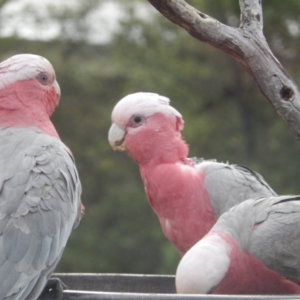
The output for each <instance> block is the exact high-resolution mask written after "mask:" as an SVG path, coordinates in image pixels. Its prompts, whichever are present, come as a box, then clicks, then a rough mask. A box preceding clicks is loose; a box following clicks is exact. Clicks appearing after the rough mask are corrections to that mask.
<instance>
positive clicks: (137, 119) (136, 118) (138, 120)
mask: <svg viewBox="0 0 300 300" xmlns="http://www.w3.org/2000/svg"><path fill="white" fill-rule="evenodd" d="M145 120H146V118H145V117H144V116H141V115H133V116H132V117H131V119H130V126H131V127H138V126H140V125H142V124H143V123H144V122H145Z"/></svg>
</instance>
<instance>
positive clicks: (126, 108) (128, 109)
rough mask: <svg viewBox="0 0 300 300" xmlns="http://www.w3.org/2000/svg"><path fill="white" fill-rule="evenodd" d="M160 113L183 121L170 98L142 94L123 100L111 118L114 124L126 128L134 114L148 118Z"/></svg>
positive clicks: (115, 108) (128, 96) (129, 96)
mask: <svg viewBox="0 0 300 300" xmlns="http://www.w3.org/2000/svg"><path fill="white" fill-rule="evenodd" d="M158 112H160V113H163V114H165V115H167V116H173V117H174V118H176V117H178V118H181V119H182V116H181V114H180V113H179V112H178V111H177V110H176V109H175V108H174V107H172V106H171V105H170V99H169V98H167V97H164V96H161V95H158V94H155V93H142V92H140V93H135V94H130V95H127V96H126V97H124V98H122V99H121V100H120V101H119V102H118V103H117V104H116V106H115V107H114V109H113V112H112V117H111V118H112V122H114V123H116V124H117V125H118V126H119V127H120V128H125V127H126V125H127V122H128V120H129V119H130V117H131V116H132V115H134V114H143V115H144V116H145V117H148V116H151V115H153V114H155V113H158ZM182 123H183V120H182Z"/></svg>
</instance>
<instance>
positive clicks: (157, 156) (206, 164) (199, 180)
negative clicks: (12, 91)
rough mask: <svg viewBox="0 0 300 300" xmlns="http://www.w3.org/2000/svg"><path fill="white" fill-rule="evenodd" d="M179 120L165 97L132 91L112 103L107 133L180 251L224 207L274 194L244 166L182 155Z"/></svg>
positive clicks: (197, 237) (184, 146)
mask: <svg viewBox="0 0 300 300" xmlns="http://www.w3.org/2000/svg"><path fill="white" fill-rule="evenodd" d="M183 123H184V121H183V119H182V116H181V114H180V113H179V112H178V111H177V110H176V109H175V108H173V107H172V106H170V105H169V99H168V98H166V97H163V96H160V95H158V94H154V93H135V94H131V95H128V96H126V97H124V98H123V99H121V100H120V101H119V102H118V103H117V104H116V106H115V107H114V109H113V112H112V125H111V127H110V130H109V134H108V140H109V143H110V145H111V146H112V148H113V149H115V150H121V151H126V152H127V153H128V154H129V156H131V157H132V158H133V160H134V161H135V162H136V163H137V164H138V166H139V170H140V174H141V177H142V180H143V183H144V188H145V192H146V195H147V198H148V200H149V203H150V205H151V207H152V209H153V210H154V212H155V213H156V214H157V216H158V219H159V221H160V224H161V227H162V230H163V232H164V234H165V236H166V237H167V238H168V239H169V240H170V241H171V242H172V243H173V244H174V246H175V247H176V249H177V250H178V252H179V253H180V254H181V255H183V254H184V253H186V251H187V250H189V249H190V248H191V247H192V246H193V245H194V244H195V243H196V242H198V241H199V240H200V239H201V238H202V237H203V236H204V235H205V234H206V233H207V232H208V231H209V230H210V229H211V228H212V226H213V225H214V224H215V222H216V220H217V219H218V217H219V216H220V215H221V214H222V213H224V212H225V211H227V210H228V209H229V208H230V207H232V206H234V205H235V204H237V203H240V202H242V201H244V200H246V199H249V198H255V197H263V196H265V197H268V196H272V195H276V193H275V192H274V191H273V190H272V189H271V188H270V186H269V185H268V184H267V183H266V182H265V181H264V179H263V178H262V177H261V176H260V175H259V174H257V173H255V172H253V171H251V170H250V169H248V168H246V167H243V166H240V165H230V164H227V163H219V162H216V161H212V160H197V159H190V158H187V155H188V146H187V144H186V143H185V141H184V140H183V139H182V137H181V130H182V129H183Z"/></svg>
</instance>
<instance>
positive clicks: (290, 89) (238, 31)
mask: <svg viewBox="0 0 300 300" xmlns="http://www.w3.org/2000/svg"><path fill="white" fill-rule="evenodd" d="M148 1H149V2H150V3H151V4H152V5H153V6H154V7H155V8H156V9H157V10H158V11H159V12H160V13H161V14H163V15H164V16H165V17H166V18H168V19H169V20H170V21H172V22H173V23H175V24H177V25H179V26H181V27H182V28H184V29H185V30H186V31H187V32H188V33H189V34H190V35H192V36H193V37H194V38H196V39H198V40H200V41H203V42H205V43H208V44H210V45H212V46H214V47H215V48H218V49H221V50H222V51H224V52H226V53H227V54H229V55H230V56H232V57H233V58H234V59H236V60H237V61H238V62H239V63H241V64H242V66H243V67H244V68H245V69H246V71H247V72H248V73H249V74H250V75H251V76H252V78H253V79H254V81H255V82H256V84H257V85H258V87H259V89H260V91H261V93H262V94H263V95H264V96H265V97H266V98H267V99H268V100H269V102H270V103H271V104H272V105H273V107H274V108H275V110H276V111H277V113H278V114H279V115H280V116H281V117H282V118H283V120H284V121H285V122H286V123H287V125H288V127H289V128H290V130H291V131H292V132H293V133H294V135H295V136H296V138H297V139H298V140H299V141H300V93H299V89H298V87H297V85H296V84H295V83H294V81H293V80H292V78H291V77H290V76H289V75H288V74H287V72H286V71H285V70H284V68H283V67H282V66H281V64H280V63H279V61H278V60H277V59H276V57H275V56H274V55H273V53H272V51H271V50H270V48H269V46H268V43H267V41H266V39H265V37H264V35H263V32H262V29H263V14H262V5H261V0H239V3H240V9H241V23H240V27H239V28H234V27H230V26H227V25H225V24H222V23H220V22H219V21H217V20H215V19H214V18H212V17H210V16H208V15H206V14H204V13H202V12H200V11H198V10H197V9H195V8H194V7H192V6H190V5H189V4H187V3H186V2H185V1H183V0H148Z"/></svg>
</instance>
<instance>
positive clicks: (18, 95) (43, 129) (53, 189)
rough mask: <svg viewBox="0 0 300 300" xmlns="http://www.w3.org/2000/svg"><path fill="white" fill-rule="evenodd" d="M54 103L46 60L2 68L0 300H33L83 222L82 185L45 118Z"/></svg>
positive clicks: (18, 58) (34, 58)
mask: <svg viewBox="0 0 300 300" xmlns="http://www.w3.org/2000/svg"><path fill="white" fill-rule="evenodd" d="M59 98H60V89H59V85H58V83H57V81H56V78H55V72H54V70H53V67H52V65H51V64H50V62H49V61H48V60H47V59H45V58H43V57H41V56H38V55H32V54H20V55H15V56H12V57H10V58H9V59H7V60H5V61H3V62H2V63H1V64H0V299H18V300H21V299H28V300H29V299H30V300H34V299H37V297H38V296H39V294H40V293H41V291H42V290H43V287H44V286H45V284H46V282H47V279H48V278H49V276H50V275H51V273H52V272H53V270H54V269H55V267H56V265H57V263H58V262H59V260H60V258H61V256H62V253H63V250H64V248H65V246H66V242H67V240H68V237H69V235H70V233H71V231H72V229H73V228H75V227H76V226H77V225H78V223H79V220H80V218H81V210H82V204H81V200H80V196H81V184H80V180H79V177H78V173H77V170H76V167H75V163H74V158H73V156H72V154H71V152H70V150H69V149H68V148H67V147H66V146H65V145H64V144H63V143H62V142H61V140H60V138H59V136H58V134H57V132H56V130H55V128H54V126H53V124H52V122H51V121H50V118H49V117H50V115H51V114H52V112H53V111H54V109H55V107H56V106H57V104H58V102H59Z"/></svg>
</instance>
